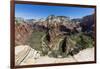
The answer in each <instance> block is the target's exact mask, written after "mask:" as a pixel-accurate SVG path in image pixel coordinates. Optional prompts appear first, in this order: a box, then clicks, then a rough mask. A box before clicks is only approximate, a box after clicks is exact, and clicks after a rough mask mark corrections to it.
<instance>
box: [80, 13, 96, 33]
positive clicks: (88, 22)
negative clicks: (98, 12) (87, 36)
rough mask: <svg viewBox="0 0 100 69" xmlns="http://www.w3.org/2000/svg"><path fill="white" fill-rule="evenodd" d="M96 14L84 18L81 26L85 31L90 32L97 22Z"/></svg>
mask: <svg viewBox="0 0 100 69" xmlns="http://www.w3.org/2000/svg"><path fill="white" fill-rule="evenodd" d="M94 17H95V15H94V14H92V15H88V16H85V17H83V18H82V21H81V27H82V31H83V32H90V31H92V30H93V25H94V24H95V19H94Z"/></svg>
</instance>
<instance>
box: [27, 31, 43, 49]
mask: <svg viewBox="0 0 100 69" xmlns="http://www.w3.org/2000/svg"><path fill="white" fill-rule="evenodd" d="M44 34H45V33H44V32H40V31H33V33H32V35H31V37H30V38H29V39H28V41H27V44H28V45H30V46H31V47H32V48H34V49H36V50H38V51H42V46H41V45H42V42H41V38H42V37H43V35H44Z"/></svg>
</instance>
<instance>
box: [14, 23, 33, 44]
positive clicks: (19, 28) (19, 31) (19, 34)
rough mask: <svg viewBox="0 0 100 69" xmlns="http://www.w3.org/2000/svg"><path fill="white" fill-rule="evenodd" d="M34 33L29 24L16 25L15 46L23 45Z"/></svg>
mask: <svg viewBox="0 0 100 69" xmlns="http://www.w3.org/2000/svg"><path fill="white" fill-rule="evenodd" d="M31 33H32V26H31V25H30V24H27V23H16V24H15V45H23V44H25V42H26V40H27V39H28V38H29V37H30V35H31Z"/></svg>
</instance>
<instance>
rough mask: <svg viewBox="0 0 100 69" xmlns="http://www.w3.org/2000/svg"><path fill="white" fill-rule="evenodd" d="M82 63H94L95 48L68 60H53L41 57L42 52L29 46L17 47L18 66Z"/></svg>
mask: <svg viewBox="0 0 100 69" xmlns="http://www.w3.org/2000/svg"><path fill="white" fill-rule="evenodd" d="M82 61H94V48H87V49H84V50H82V51H80V52H79V53H78V54H76V55H74V56H68V57H66V58H53V57H49V56H40V52H38V51H36V50H34V49H32V48H31V47H30V46H27V45H20V46H16V47H15V62H16V65H31V64H49V63H70V62H82Z"/></svg>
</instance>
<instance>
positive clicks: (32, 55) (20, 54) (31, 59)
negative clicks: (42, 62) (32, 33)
mask: <svg viewBox="0 0 100 69" xmlns="http://www.w3.org/2000/svg"><path fill="white" fill-rule="evenodd" d="M39 57H40V52H38V51H36V50H34V49H32V48H31V47H30V46H27V45H20V46H16V47H15V64H16V65H23V64H29V65H30V64H34V63H35V60H36V59H37V58H39Z"/></svg>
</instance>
